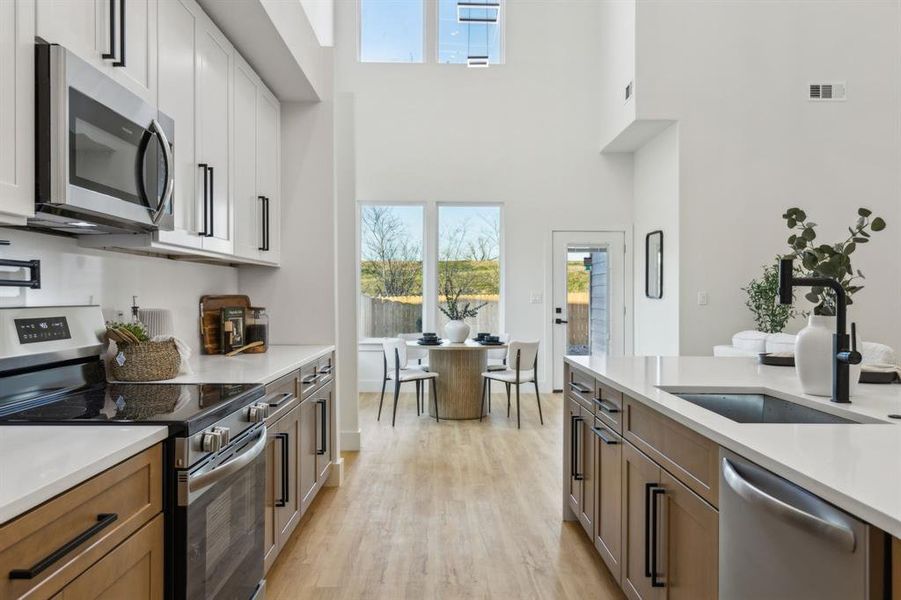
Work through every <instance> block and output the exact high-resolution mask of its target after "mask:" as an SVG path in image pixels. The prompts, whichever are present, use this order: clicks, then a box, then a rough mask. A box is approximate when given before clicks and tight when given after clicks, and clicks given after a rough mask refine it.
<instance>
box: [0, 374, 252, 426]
mask: <svg viewBox="0 0 901 600" xmlns="http://www.w3.org/2000/svg"><path fill="white" fill-rule="evenodd" d="M263 391H264V388H263V386H262V385H258V384H230V383H213V384H167V383H94V384H86V385H81V386H75V387H65V386H62V387H55V388H52V389H47V388H43V389H32V390H21V389H20V390H19V393H18V394H16V395H13V396H6V397H0V424H29V423H33V424H43V425H47V424H67V425H72V424H77V423H85V424H92V425H96V424H99V423H116V424H122V423H135V424H159V425H167V426H169V433H170V434H173V435H191V434H193V433H195V432H197V431H199V430H201V429H203V428H204V427H208V426H209V425H211V424H213V423H215V422H216V421H218V420H219V419H221V418H223V417H225V416H226V415H228V414H229V413H232V412H234V411H236V410H239V409H240V408H242V407H244V406H246V405H248V404H250V403H251V402H253V401H254V400H256V399H257V398H259V397H261V396H263Z"/></svg>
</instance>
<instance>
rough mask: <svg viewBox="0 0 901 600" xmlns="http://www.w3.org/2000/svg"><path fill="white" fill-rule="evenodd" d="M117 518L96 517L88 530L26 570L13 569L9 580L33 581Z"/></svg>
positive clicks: (107, 514)
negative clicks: (95, 520)
mask: <svg viewBox="0 0 901 600" xmlns="http://www.w3.org/2000/svg"><path fill="white" fill-rule="evenodd" d="M118 518H119V515H118V514H116V513H103V514H99V515H97V523H95V524H94V525H91V526H90V527H89V528H87V529H85V530H84V531H83V532H81V533H79V534H78V535H77V536H75V537H74V538H72V539H71V540H69V541H68V542H66V543H65V544H63V545H62V546H60V547H59V548H57V549H56V550H54V551H53V552H51V553H50V554H48V555H47V557H46V558H43V559H41V560H40V561H38V562H36V563H35V564H34V565H32V566H31V567H30V568H28V569H13V570H12V571H10V572H9V578H10V579H34V578H35V577H37V576H38V575H40V574H41V572H43V571H45V570H46V569H47V567H49V566H51V565H52V564H53V563H55V562H56V561H58V560H59V559H61V558H62V557H64V556H65V555H66V554H68V553H69V552H72V550H75V548H77V547H78V546H81V545H82V544H83V543H85V542H86V541H88V540H89V539H91V538H92V537H94V536H95V535H97V534H98V533H99V532H100V531H102V530H103V529H106V528H107V527H109V526H110V525H112V524H113V522H114V521H115V520H116V519H118Z"/></svg>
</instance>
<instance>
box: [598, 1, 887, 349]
mask: <svg viewBox="0 0 901 600" xmlns="http://www.w3.org/2000/svg"><path fill="white" fill-rule="evenodd" d="M898 33H899V5H898V3H897V2H895V1H861V2H846V1H836V2H825V1H815V2H758V1H752V0H736V1H732V2H659V1H651V0H647V1H639V2H638V12H637V36H638V42H637V50H636V53H637V58H636V68H637V83H636V100H637V107H638V117H637V118H638V119H639V121H645V122H653V121H654V120H661V119H672V120H677V121H678V122H679V126H678V153H677V154H678V161H679V169H678V171H679V172H678V191H677V192H674V195H676V196H677V197H678V198H679V206H680V211H679V223H680V225H679V240H680V243H679V249H678V252H679V257H680V263H681V264H680V272H679V284H678V288H677V289H678V294H679V314H680V323H679V327H678V333H679V340H678V346H679V350H680V353H681V354H710V352H711V347H712V346H713V345H714V344H717V343H724V342H728V340H729V338H730V336H731V334H732V333H734V332H735V331H738V330H741V329H747V328H752V327H753V321H752V319H751V315H750V313H749V312H748V311H747V309H746V308H745V307H744V300H745V297H744V294H743V292H741V289H740V288H741V287H742V286H744V285H745V284H746V283H747V282H748V280H750V279H751V278H752V277H754V276H756V275H757V274H758V273H759V272H760V266H761V265H762V264H764V263H769V262H770V261H772V260H774V257H775V255H777V254H779V253H784V252H786V250H787V246H786V244H785V239H786V238H787V237H788V234H789V232H788V230H787V229H786V228H785V225H784V221H783V220H782V219H781V214H782V213H783V212H784V210H785V209H786V208H788V207H791V206H800V207H802V208H804V209H805V210H806V211H807V213H808V215H809V216H810V217H811V219H812V220H814V221H815V222H817V223H819V225H820V226H819V228H818V231H819V235H820V238H819V239H820V240H822V241H825V242H833V241H837V240H838V239H839V238H841V237H842V236H843V234H844V233H845V232H846V227H847V226H848V225H850V224H852V222H853V221H854V219H855V215H856V209H857V207H858V206H867V207H869V208H871V209H873V210H874V211H875V213H876V214H878V215H881V216H883V217H884V218H885V219H886V220H887V221H888V224H889V227H888V229H887V230H886V231H885V232H883V233H881V234H877V235H875V236H874V238H873V242H872V243H871V244H868V245H867V246H863V247H861V248H860V249H859V250H858V252H857V253H855V255H854V264H855V267H857V268H860V269H862V270H863V271H864V272H865V273H866V275H867V280H866V282H865V285H866V289H864V290H863V291H862V292H861V293H860V294H858V295H857V296H856V298H855V304H854V307H853V308H852V310H851V313H850V315H851V318H852V319H855V320H857V321H858V323H859V325H860V334H861V336H862V337H863V338H864V339H867V340H871V341H879V342H884V343H888V344H891V345H893V346H894V347H896V348H899V347H901V321H899V320H898V319H897V312H898V308H899V302H898V300H899V291H901V270H899V269H898V268H897V262H898V256H899V253H901V235H898V233H897V231H898V228H901V203H899V200H898V198H899V192H901V185H899V169H898V165H899V164H901V127H899V114H901V113H899V110H898V107H899V106H901V92H899V88H901V65H899V61H898V43H899V36H898ZM813 81H847V84H848V98H847V101H845V102H836V103H814V102H809V101H808V100H807V97H806V93H807V86H808V84H809V83H810V82H813ZM614 92H616V93H618V90H614ZM636 161H638V159H637V158H636ZM638 168H639V167H638V162H637V163H636V183H635V185H636V201H637V202H639V203H640V196H641V195H643V193H642V192H639V189H641V188H643V184H642V183H641V182H640V181H639V179H640V177H639V174H638V172H637V171H638ZM639 211H640V208H639V207H638V206H637V207H636V212H637V213H638V212H639ZM640 234H641V232H640V231H638V230H636V238H635V239H636V244H638V243H639V242H640V240H641V237H640ZM665 252H666V254H667V257H668V256H671V255H672V252H673V244H671V243H669V241H667V242H666V251H665ZM667 264H672V261H667ZM641 273H643V271H641ZM636 275H638V272H637V273H636ZM635 282H636V286H642V287H643V281H642V279H641V277H639V276H636V279H635ZM674 289H676V288H674V287H672V286H665V288H664V294H665V295H666V294H668V293H669V292H671V291H673V290H674ZM699 291H706V292H708V294H709V304H708V305H706V306H700V305H698V303H697V295H698V292H699ZM637 294H638V290H636V295H637ZM671 319H672V315H671V314H668V313H667V314H662V315H660V316H659V319H658V320H656V321H654V322H651V323H647V324H646V325H647V327H648V328H661V329H662V328H667V327H670V326H671ZM800 325H801V323H799V322H796V323H793V324H792V327H791V328H790V330H791V331H794V330H796V329H797V328H798V327H799V326H800ZM644 326H645V324H642V327H644ZM637 327H638V326H637ZM672 342H673V340H670V343H672Z"/></svg>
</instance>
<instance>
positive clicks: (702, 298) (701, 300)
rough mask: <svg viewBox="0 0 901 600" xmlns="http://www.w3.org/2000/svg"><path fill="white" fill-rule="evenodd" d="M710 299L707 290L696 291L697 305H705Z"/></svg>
mask: <svg viewBox="0 0 901 600" xmlns="http://www.w3.org/2000/svg"><path fill="white" fill-rule="evenodd" d="M709 301H710V295H709V294H708V293H707V292H698V305H699V306H707V302H709Z"/></svg>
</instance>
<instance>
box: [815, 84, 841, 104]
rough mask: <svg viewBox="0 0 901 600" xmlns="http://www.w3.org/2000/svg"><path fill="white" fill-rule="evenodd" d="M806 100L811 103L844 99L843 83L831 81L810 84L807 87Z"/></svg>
mask: <svg viewBox="0 0 901 600" xmlns="http://www.w3.org/2000/svg"><path fill="white" fill-rule="evenodd" d="M807 99H808V100H810V101H812V102H834V101H838V100H844V99H845V82H844V81H831V82H826V83H811V84H810V85H808V87H807Z"/></svg>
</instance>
